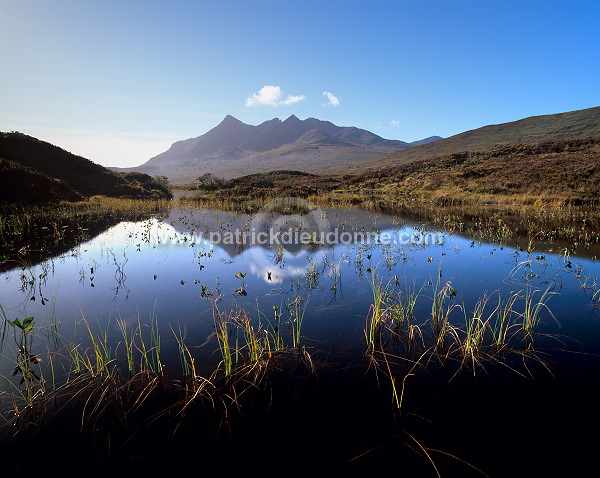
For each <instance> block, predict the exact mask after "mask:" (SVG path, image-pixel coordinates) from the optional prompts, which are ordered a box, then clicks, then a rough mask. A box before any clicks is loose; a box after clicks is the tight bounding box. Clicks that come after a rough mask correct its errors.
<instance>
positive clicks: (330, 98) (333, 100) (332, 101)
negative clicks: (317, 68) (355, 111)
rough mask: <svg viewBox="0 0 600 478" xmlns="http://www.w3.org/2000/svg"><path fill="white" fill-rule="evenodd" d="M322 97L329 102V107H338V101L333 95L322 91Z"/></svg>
mask: <svg viewBox="0 0 600 478" xmlns="http://www.w3.org/2000/svg"><path fill="white" fill-rule="evenodd" d="M323 96H325V97H326V98H327V100H328V101H329V103H326V104H329V105H331V106H339V104H340V99H339V98H338V97H337V96H335V95H334V94H333V93H330V92H329V91H324V92H323Z"/></svg>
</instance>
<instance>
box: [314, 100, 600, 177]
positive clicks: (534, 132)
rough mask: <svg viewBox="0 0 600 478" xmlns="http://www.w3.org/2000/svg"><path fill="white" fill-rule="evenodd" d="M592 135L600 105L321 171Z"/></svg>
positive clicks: (359, 169)
mask: <svg viewBox="0 0 600 478" xmlns="http://www.w3.org/2000/svg"><path fill="white" fill-rule="evenodd" d="M591 137H600V107H595V108H588V109H585V110H578V111H571V112H568V113H558V114H552V115H544V116H532V117H529V118H525V119H521V120H519V121H512V122H510V123H503V124H498V125H490V126H484V127H482V128H478V129H475V130H472V131H465V132H464V133H460V134H457V135H455V136H451V137H449V138H445V139H441V140H439V141H435V142H433V143H428V144H423V145H419V146H415V147H413V148H410V149H405V150H403V151H398V152H394V153H391V154H387V155H382V156H379V157H377V158H373V159H370V160H366V161H361V162H354V163H353V164H350V165H347V166H344V167H343V168H340V167H337V166H333V167H328V168H324V169H323V170H322V171H320V172H323V173H332V174H336V173H350V174H358V173H363V172H366V171H375V170H378V169H382V168H386V167H390V166H396V165H400V164H406V163H411V162H413V161H420V160H423V159H430V158H435V157H438V156H443V155H447V154H452V153H458V152H461V151H477V150H484V149H490V148H495V147H497V146H503V145H510V144H531V143H539V142H543V141H557V140H568V139H581V138H591Z"/></svg>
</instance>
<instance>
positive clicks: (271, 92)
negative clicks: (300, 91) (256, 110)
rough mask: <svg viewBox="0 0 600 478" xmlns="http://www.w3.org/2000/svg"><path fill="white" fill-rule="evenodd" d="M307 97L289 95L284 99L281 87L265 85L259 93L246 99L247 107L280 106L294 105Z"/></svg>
mask: <svg viewBox="0 0 600 478" xmlns="http://www.w3.org/2000/svg"><path fill="white" fill-rule="evenodd" d="M305 98H306V97H305V96H304V95H296V96H294V95H288V96H287V97H285V98H284V94H283V91H281V87H279V86H272V85H265V86H263V87H262V88H261V89H260V90H259V92H258V93H252V95H250V96H248V98H246V107H248V108H249V107H252V106H265V105H266V106H279V105H293V104H294V103H298V102H299V101H302V100H303V99H305Z"/></svg>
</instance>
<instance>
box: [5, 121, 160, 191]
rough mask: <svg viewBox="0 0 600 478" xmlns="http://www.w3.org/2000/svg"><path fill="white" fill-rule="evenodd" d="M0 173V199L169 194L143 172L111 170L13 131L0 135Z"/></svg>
mask: <svg viewBox="0 0 600 478" xmlns="http://www.w3.org/2000/svg"><path fill="white" fill-rule="evenodd" d="M0 173H1V174H0V200H1V201H3V202H41V201H56V200H67V201H73V200H78V199H81V198H83V197H86V196H94V195H103V196H113V197H129V198H152V197H153V198H161V197H171V193H170V191H169V190H168V189H167V188H165V187H164V186H163V185H161V184H159V183H158V182H157V181H155V180H154V179H153V178H152V177H150V176H148V175H147V174H140V173H115V172H113V171H110V170H109V169H107V168H104V167H102V166H100V165H98V164H95V163H93V162H92V161H90V160H89V159H85V158H82V157H81V156H76V155H74V154H71V153H69V152H67V151H65V150H64V149H61V148H59V147H58V146H54V145H52V144H50V143H46V142H44V141H40V140H39V139H36V138H33V137H31V136H27V135H25V134H22V133H18V132H11V133H0Z"/></svg>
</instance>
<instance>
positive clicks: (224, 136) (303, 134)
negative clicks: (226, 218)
mask: <svg viewBox="0 0 600 478" xmlns="http://www.w3.org/2000/svg"><path fill="white" fill-rule="evenodd" d="M438 139H441V138H439V137H437V136H433V137H430V138H426V139H424V140H421V141H418V142H415V143H417V144H422V143H423V142H431V141H435V140H438ZM411 146H413V143H406V142H404V141H397V140H389V139H384V138H382V137H380V136H378V135H376V134H374V133H371V132H370V131H367V130H364V129H360V128H356V127H347V126H336V125H335V124H333V123H331V122H329V121H322V120H319V119H316V118H307V119H305V120H300V119H299V118H297V117H296V116H295V115H291V116H290V117H289V118H287V119H286V120H284V121H282V120H280V119H279V118H273V119H272V120H269V121H265V122H263V123H261V124H259V125H256V126H253V125H248V124H245V123H243V122H241V121H239V120H238V119H236V118H234V117H233V116H231V115H227V116H226V117H225V119H223V121H221V123H219V125H217V126H216V127H214V128H213V129H211V130H210V131H208V132H207V133H205V134H203V135H201V136H198V137H196V138H190V139H187V140H183V141H177V142H176V143H173V145H172V146H171V147H170V148H169V149H168V150H167V151H165V152H163V153H161V154H159V155H157V156H154V157H153V158H151V159H150V160H148V161H147V162H146V163H144V164H142V165H141V166H138V167H136V168H127V169H125V170H126V171H139V172H145V173H148V174H152V175H158V174H160V175H165V176H167V177H169V179H170V180H171V182H172V183H173V184H178V183H179V184H181V183H186V182H190V181H191V180H193V178H196V177H198V176H200V175H202V174H204V173H206V172H210V173H213V174H215V175H217V176H222V177H225V178H231V177H235V176H241V175H244V174H252V173H258V172H265V171H271V170H276V169H296V170H300V171H305V172H311V171H316V170H319V169H323V168H325V167H331V166H341V167H343V166H344V165H347V164H352V163H354V162H357V161H362V160H366V159H370V158H373V157H376V156H379V155H381V154H387V153H391V152H394V151H400V150H404V149H407V148H409V147H411ZM113 169H115V170H119V169H118V168H113Z"/></svg>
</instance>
